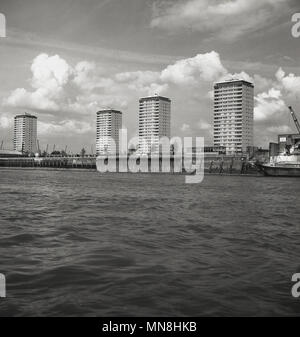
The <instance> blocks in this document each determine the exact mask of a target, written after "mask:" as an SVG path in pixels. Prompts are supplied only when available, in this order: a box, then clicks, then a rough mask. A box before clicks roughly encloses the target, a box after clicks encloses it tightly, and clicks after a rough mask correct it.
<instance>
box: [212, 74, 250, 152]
mask: <svg viewBox="0 0 300 337" xmlns="http://www.w3.org/2000/svg"><path fill="white" fill-rule="evenodd" d="M253 109H254V85H253V84H252V83H250V82H247V81H244V80H239V79H232V80H228V81H224V82H219V83H215V85H214V146H216V147H220V146H223V147H226V153H227V154H236V153H242V152H246V150H247V148H248V147H249V146H253Z"/></svg>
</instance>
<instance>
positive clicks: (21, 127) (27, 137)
mask: <svg viewBox="0 0 300 337" xmlns="http://www.w3.org/2000/svg"><path fill="white" fill-rule="evenodd" d="M14 150H15V151H19V152H22V153H35V152H36V151H37V117H36V116H33V115H30V114H28V113H25V114H24V115H18V116H16V117H15V120H14Z"/></svg>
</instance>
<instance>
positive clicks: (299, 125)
mask: <svg viewBox="0 0 300 337" xmlns="http://www.w3.org/2000/svg"><path fill="white" fill-rule="evenodd" d="M289 109H290V112H291V115H292V117H293V120H294V123H295V125H296V128H297V130H298V133H299V134H300V124H299V122H298V119H297V116H296V114H295V111H294V110H293V108H292V107H291V106H289Z"/></svg>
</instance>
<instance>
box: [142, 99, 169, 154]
mask: <svg viewBox="0 0 300 337" xmlns="http://www.w3.org/2000/svg"><path fill="white" fill-rule="evenodd" d="M139 103H140V104H139V149H138V152H139V153H143V154H149V153H151V152H152V153H156V152H159V139H160V138H162V137H168V138H170V137H171V100H170V99H169V98H167V97H162V96H158V95H155V96H150V97H143V98H141V99H140V101H139Z"/></svg>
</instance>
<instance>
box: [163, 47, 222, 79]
mask: <svg viewBox="0 0 300 337" xmlns="http://www.w3.org/2000/svg"><path fill="white" fill-rule="evenodd" d="M226 73H227V70H226V69H225V68H224V66H223V65H222V62H221V60H220V55H219V54H218V53H216V52H215V51H212V52H210V53H206V54H198V55H196V56H195V57H192V58H188V59H183V60H179V61H177V62H176V63H175V64H173V65H169V66H168V67H167V68H166V69H164V70H163V71H162V73H161V76H160V78H161V80H162V81H164V82H171V83H175V84H179V85H184V84H186V85H187V84H197V83H199V81H201V80H203V81H208V82H211V81H214V80H216V79H218V78H220V77H221V76H222V75H225V74H226Z"/></svg>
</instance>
